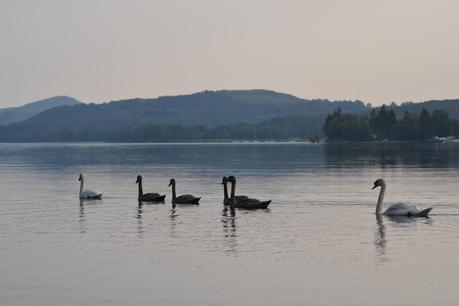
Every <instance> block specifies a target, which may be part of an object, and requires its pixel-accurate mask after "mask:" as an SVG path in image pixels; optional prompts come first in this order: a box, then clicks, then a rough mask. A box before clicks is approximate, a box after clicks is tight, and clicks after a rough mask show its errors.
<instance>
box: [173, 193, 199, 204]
mask: <svg viewBox="0 0 459 306" xmlns="http://www.w3.org/2000/svg"><path fill="white" fill-rule="evenodd" d="M200 199H201V198H197V197H195V196H192V195H191V194H184V195H181V196H178V197H177V198H176V199H175V202H176V203H178V204H197V203H199V200H200Z"/></svg>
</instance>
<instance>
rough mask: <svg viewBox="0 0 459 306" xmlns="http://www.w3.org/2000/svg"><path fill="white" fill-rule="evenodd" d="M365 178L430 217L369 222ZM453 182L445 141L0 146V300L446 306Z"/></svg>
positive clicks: (452, 284)
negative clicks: (262, 207) (259, 203)
mask: <svg viewBox="0 0 459 306" xmlns="http://www.w3.org/2000/svg"><path fill="white" fill-rule="evenodd" d="M79 172H83V173H85V174H86V185H87V187H93V188H95V189H97V190H99V191H101V192H103V194H104V199H103V200H102V201H87V202H81V203H80V201H79V199H78V190H79V183H78V181H77V179H78V173H79ZM137 174H142V175H143V178H144V190H145V191H146V192H148V191H150V192H153V191H154V192H160V193H166V194H167V198H166V203H165V204H147V205H142V206H139V205H138V203H137V201H136V197H137V186H136V184H135V180H136V175H137ZM228 174H234V175H236V176H237V178H238V192H237V193H238V194H248V195H250V196H254V197H257V198H260V199H272V204H271V206H270V209H269V210H267V211H252V212H244V211H236V215H235V216H234V217H233V216H231V215H230V214H228V213H227V212H225V211H224V210H223V205H222V186H221V185H220V182H221V177H222V176H223V175H228ZM171 177H175V178H176V180H177V190H178V193H191V194H194V195H196V196H202V200H201V205H200V206H197V207H186V206H179V207H177V208H176V209H175V210H171V205H170V190H169V189H168V187H167V185H168V182H169V179H170V178H171ZM378 177H384V178H385V179H386V182H387V184H388V190H387V193H386V202H387V203H390V202H398V201H403V202H411V203H415V204H417V205H419V206H421V207H428V206H433V207H434V210H433V211H432V215H431V218H429V219H418V220H415V219H390V218H387V217H382V218H380V219H377V218H376V217H375V215H374V209H375V203H376V199H377V194H378V191H376V190H373V191H372V190H371V187H372V183H373V181H374V180H375V179H376V178H378ZM458 177H459V144H442V145H439V144H437V145H435V144H429V145H414V144H403V145H402V144H379V145H374V144H373V145H372V144H363V145H355V144H354V145H352V144H344V145H323V144H321V145H310V144H123V145H118V144H0V178H1V181H0V195H1V197H0V254H1V259H0V271H1V273H0V304H1V305H434V304H436V305H457V303H458V300H459V289H458V288H459V263H458V255H459V235H458V233H459V197H458V182H457V178H458Z"/></svg>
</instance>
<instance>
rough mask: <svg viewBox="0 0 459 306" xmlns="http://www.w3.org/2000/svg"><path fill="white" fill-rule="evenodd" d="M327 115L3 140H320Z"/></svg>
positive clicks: (2, 135)
mask: <svg viewBox="0 0 459 306" xmlns="http://www.w3.org/2000/svg"><path fill="white" fill-rule="evenodd" d="M324 119H325V116H290V117H275V118H272V119H268V120H264V121H261V122H258V123H235V124H226V125H217V126H204V125H195V126H188V125H178V124H143V125H139V126H136V127H118V128H114V129H97V128H93V127H90V128H87V127H86V128H85V127H83V128H73V129H70V128H61V129H53V130H43V129H42V130H40V129H36V130H34V131H33V132H30V131H28V130H26V131H21V130H18V129H12V130H8V129H9V127H3V128H2V127H0V141H6V142H18V141H19V142H21V141H24V142H60V141H62V142H75V141H106V142H181V141H184V142H188V141H190V142H191V141H283V140H307V139H309V140H314V141H318V140H319V138H320V135H321V128H322V125H323V120H324Z"/></svg>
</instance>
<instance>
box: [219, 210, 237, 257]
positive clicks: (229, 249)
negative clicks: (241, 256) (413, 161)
mask: <svg viewBox="0 0 459 306" xmlns="http://www.w3.org/2000/svg"><path fill="white" fill-rule="evenodd" d="M221 221H222V225H223V234H224V235H223V237H224V239H223V242H224V244H225V245H224V252H225V253H228V254H236V247H237V239H236V238H237V234H236V211H235V209H234V208H230V207H228V206H225V207H224V208H223V211H222V220H221Z"/></svg>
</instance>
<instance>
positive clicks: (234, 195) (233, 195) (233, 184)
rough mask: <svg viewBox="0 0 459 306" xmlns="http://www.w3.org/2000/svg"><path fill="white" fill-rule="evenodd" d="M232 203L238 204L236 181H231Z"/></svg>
mask: <svg viewBox="0 0 459 306" xmlns="http://www.w3.org/2000/svg"><path fill="white" fill-rule="evenodd" d="M230 203H231V205H235V204H236V181H232V182H231V201H230Z"/></svg>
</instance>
